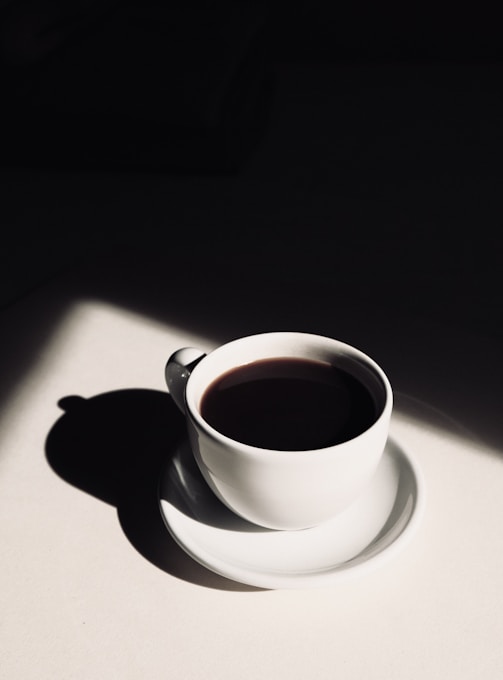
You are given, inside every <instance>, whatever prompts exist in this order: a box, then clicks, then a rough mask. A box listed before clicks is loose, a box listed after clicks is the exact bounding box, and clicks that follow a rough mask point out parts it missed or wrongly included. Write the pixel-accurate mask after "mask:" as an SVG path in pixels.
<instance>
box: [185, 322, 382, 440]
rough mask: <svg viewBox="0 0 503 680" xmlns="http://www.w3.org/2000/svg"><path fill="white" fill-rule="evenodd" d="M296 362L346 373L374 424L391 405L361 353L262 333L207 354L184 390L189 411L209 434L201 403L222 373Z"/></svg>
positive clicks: (322, 341) (376, 370)
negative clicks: (365, 398) (364, 395)
mask: <svg viewBox="0 0 503 680" xmlns="http://www.w3.org/2000/svg"><path fill="white" fill-rule="evenodd" d="M276 358H298V359H299V358H300V359H308V360H315V361H321V362H325V363H328V364H331V365H333V366H336V367H338V368H341V369H343V370H344V371H346V372H348V373H350V374H351V375H352V376H353V377H355V378H356V379H358V380H359V381H360V382H361V383H362V384H363V385H364V386H365V387H366V388H367V390H368V392H369V393H370V395H371V396H372V398H373V400H374V404H375V409H376V419H377V420H378V419H379V418H380V417H381V416H382V414H383V412H384V411H385V409H386V406H387V405H388V404H389V403H391V400H392V393H391V386H390V384H389V381H388V379H387V377H386V375H385V373H384V372H383V370H382V369H381V368H380V367H379V366H378V364H377V363H376V362H375V361H374V360H373V359H371V358H370V357H369V356H367V355H366V354H365V353H363V352H362V351H360V350H358V349H356V348H355V347H352V346H351V345H348V344H346V343H343V342H341V341H339V340H335V339H332V338H328V337H324V336H319V335H313V334H309V333H295V332H275V333H263V334H259V335H253V336H248V337H244V338H240V339H238V340H233V341H231V342H229V343H227V344H225V345H222V346H220V347H219V348H217V349H216V350H214V351H213V352H211V353H210V354H208V355H207V356H206V357H205V358H204V359H203V360H202V361H201V362H200V363H199V364H198V365H197V366H196V367H195V368H194V370H193V372H192V374H191V376H190V378H189V380H188V383H187V389H186V402H187V407H188V409H189V411H190V412H191V413H192V415H193V417H195V419H196V420H197V421H198V422H199V424H200V425H201V426H202V427H204V428H206V429H209V430H211V429H212V428H211V425H209V424H208V423H207V422H206V421H205V420H204V419H203V417H202V415H201V408H200V406H201V401H202V398H203V395H204V394H205V392H206V390H207V389H208V388H209V387H210V385H211V384H212V383H213V382H214V381H215V380H217V379H218V378H219V377H220V376H222V375H223V374H224V373H226V372H228V371H230V370H232V369H235V368H238V367H240V366H244V365H246V364H248V363H252V362H255V361H259V360H263V359H276Z"/></svg>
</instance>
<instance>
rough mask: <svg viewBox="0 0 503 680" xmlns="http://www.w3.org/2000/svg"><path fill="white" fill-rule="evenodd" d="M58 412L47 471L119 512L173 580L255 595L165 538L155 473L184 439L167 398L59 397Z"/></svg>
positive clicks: (141, 548)
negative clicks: (52, 472) (51, 470)
mask: <svg viewBox="0 0 503 680" xmlns="http://www.w3.org/2000/svg"><path fill="white" fill-rule="evenodd" d="M59 406H60V407H61V408H62V409H63V411H64V413H63V415H62V416H61V417H60V418H59V419H58V420H57V421H56V423H55V424H54V426H53V427H52V429H51V431H50V432H49V434H48V436H47V440H46V457H47V461H48V463H49V465H50V466H51V468H52V469H53V470H54V471H55V472H56V473H57V474H58V475H59V476H60V477H61V478H62V479H64V480H65V481H67V482H68V483H70V484H72V485H73V486H75V487H77V488H79V489H81V490H82V491H85V492H86V493H89V494H91V495H93V496H95V497H96V498H99V499H100V500H102V501H105V502H106V503H109V504H110V505H114V506H115V507H116V508H117V512H118V518H119V523H120V526H121V528H122V530H123V531H124V534H125V535H126V537H127V538H128V540H129V542H130V543H131V545H132V546H133V547H134V548H135V549H136V550H137V551H138V552H139V553H140V554H141V555H142V556H143V557H145V559H147V560H148V561H149V562H151V563H152V564H154V565H155V566H156V567H158V568H159V569H162V570H163V571H166V572H168V573H170V574H172V575H173V576H176V577H177V578H180V579H183V580H185V581H188V582H191V583H195V584H197V585H201V586H205V587H208V588H215V589H220V590H230V591H250V592H251V591H258V590H260V589H259V588H252V587H250V586H247V585H243V584H240V583H236V582H234V581H231V580H229V579H226V578H224V577H222V576H219V575H217V574H214V573H213V572H211V571H209V570H207V569H206V568H204V567H203V566H201V565H199V564H198V563H196V562H195V561H194V560H192V558H190V557H189V556H188V555H186V554H185V552H183V550H182V549H181V548H180V547H179V546H178V545H177V544H176V543H175V541H174V540H173V539H172V538H171V536H170V534H169V531H168V530H167V528H166V525H165V523H164V520H163V518H162V516H161V513H160V507H159V497H158V486H159V478H160V475H161V472H162V470H163V468H164V466H165V465H166V463H167V461H168V459H169V457H170V456H173V455H174V452H175V451H176V450H177V443H178V442H179V441H180V440H181V438H182V437H183V436H184V435H185V423H184V419H183V417H182V415H181V413H180V412H179V410H178V409H177V407H176V406H175V404H174V403H173V401H172V399H171V397H170V396H169V394H167V393H163V392H159V391H156V390H147V389H127V390H118V391H114V392H106V393H103V394H98V395H96V396H94V397H92V398H90V399H84V398H83V397H78V396H68V397H64V398H63V399H61V400H60V402H59Z"/></svg>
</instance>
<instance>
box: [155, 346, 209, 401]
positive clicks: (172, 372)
mask: <svg viewBox="0 0 503 680" xmlns="http://www.w3.org/2000/svg"><path fill="white" fill-rule="evenodd" d="M205 356H206V354H205V352H202V351H201V350H200V349H197V348H196V347H182V348H181V349H178V350H177V351H176V352H174V353H173V354H172V355H171V356H170V357H169V359H168V361H167V363H166V367H165V369H164V377H165V378H166V385H167V386H168V391H169V393H170V395H171V396H172V397H173V401H174V402H175V404H176V405H177V406H178V408H179V409H180V411H182V413H185V385H186V384H187V380H188V379H189V376H190V374H191V373H192V370H193V369H194V367H195V366H196V365H197V364H198V363H199V362H200V361H201V359H203V358H204V357H205Z"/></svg>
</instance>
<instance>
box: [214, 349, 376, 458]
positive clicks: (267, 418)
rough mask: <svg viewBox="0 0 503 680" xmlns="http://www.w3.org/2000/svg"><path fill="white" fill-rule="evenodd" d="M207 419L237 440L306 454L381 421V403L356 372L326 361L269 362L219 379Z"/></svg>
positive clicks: (257, 362)
mask: <svg viewBox="0 0 503 680" xmlns="http://www.w3.org/2000/svg"><path fill="white" fill-rule="evenodd" d="M201 415H202V416H203V418H204V419H205V420H206V421H207V422H208V423H209V424H210V425H211V426H212V427H213V428H215V429H216V430H218V431H219V432H221V433H222V434H224V435H226V436H227V437H230V438H232V439H234V440H236V441H239V442H243V443H245V444H250V445H252V446H256V447H259V448H264V449H276V450H281V451H305V450H309V449H320V448H324V447H327V446H332V445H334V444H340V443H341V442H345V441H348V440H349V439H353V438H354V437H356V436H357V435H359V434H361V433H362V432H364V431H365V430H366V429H368V428H369V427H370V426H371V425H372V424H373V423H374V422H375V421H376V420H377V418H378V416H379V413H378V410H377V407H376V404H375V401H374V399H373V397H372V395H371V393H370V392H369V390H368V389H367V387H365V385H363V384H362V383H361V382H360V381H359V380H358V379H357V378H355V377H354V376H353V375H351V374H350V373H348V372H346V371H345V370H342V369H340V368H337V367H335V366H332V365H330V364H328V363H324V362H321V361H312V360H308V359H296V358H294V359H291V358H279V359H264V360H261V361H256V362H253V363H251V364H247V365H245V366H239V367H237V368H235V369H232V370H230V371H228V372H227V373H224V374H223V375H221V376H220V377H219V378H217V379H216V380H215V381H214V382H213V383H212V384H211V385H210V386H209V387H208V388H207V390H206V392H205V393H204V395H203V398H202V401H201Z"/></svg>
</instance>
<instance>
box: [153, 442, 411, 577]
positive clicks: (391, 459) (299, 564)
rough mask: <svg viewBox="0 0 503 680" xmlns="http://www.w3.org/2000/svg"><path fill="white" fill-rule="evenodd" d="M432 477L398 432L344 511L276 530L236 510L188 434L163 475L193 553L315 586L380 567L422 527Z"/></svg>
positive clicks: (181, 537) (174, 516) (249, 572)
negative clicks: (427, 478)
mask: <svg viewBox="0 0 503 680" xmlns="http://www.w3.org/2000/svg"><path fill="white" fill-rule="evenodd" d="M423 504H424V485H423V482H422V477H421V474H420V471H419V470H418V468H417V465H416V464H415V463H414V461H413V460H412V458H411V457H410V455H409V454H408V453H406V452H405V451H404V449H403V448H402V447H401V446H400V445H399V444H398V443H397V442H396V441H394V440H393V439H392V438H390V439H389V440H388V443H387V444H386V449H385V451H384V455H383V458H382V460H381V463H380V464H379V467H378V469H377V472H376V474H375V476H374V478H373V479H372V482H371V483H370V485H369V487H368V489H367V490H366V492H365V493H364V494H363V495H362V496H361V497H360V498H359V499H358V500H357V501H356V502H355V503H353V505H351V506H350V507H349V508H348V509H347V510H346V511H345V512H344V513H342V514H341V515H338V516H337V517H335V518H334V519H332V520H330V521H329V522H326V523H324V524H322V525H320V526H317V527H314V528H312V529H304V530H302V531H273V530H271V529H264V528H262V527H258V526H256V525H254V524H251V523H250V522H247V521H246V520H244V519H241V518H240V517H237V516H236V515H235V514H234V513H232V512H231V511H230V510H228V509H227V508H226V507H225V506H224V505H223V504H222V503H221V502H220V501H219V500H218V499H217V498H216V497H215V496H214V494H213V493H212V492H211V491H210V489H209V487H208V486H207V484H206V482H205V481H204V480H203V478H202V476H201V474H200V473H199V470H198V468H197V466H196V464H195V462H194V460H193V458H192V454H191V452H190V448H189V445H188V442H186V441H185V442H183V443H182V444H180V446H179V447H178V449H177V450H176V452H175V454H174V456H173V457H170V459H169V461H168V464H167V466H166V468H165V470H164V473H163V475H162V478H161V481H160V507H161V513H162V515H163V517H164V520H165V522H166V525H167V527H168V530H169V531H170V533H171V535H172V536H173V538H174V539H175V541H176V542H177V543H178V544H179V545H180V546H181V547H182V548H183V550H185V552H187V553H188V554H189V555H190V556H191V557H192V558H193V559H195V560H196V561H197V562H199V563H200V564H202V565H203V566H205V567H207V568H208V569H210V570H212V571H214V572H216V573H217V574H220V575H222V576H225V577H227V578H230V579H233V580H235V581H238V582H240V583H244V584H247V585H251V586H257V587H260V588H314V587H320V586H325V585H329V584H331V583H334V582H336V581H338V580H339V579H340V578H341V577H344V576H348V575H354V574H357V573H361V572H362V571H364V570H368V569H370V568H374V567H376V566H378V565H379V564H381V563H382V562H383V561H384V559H388V558H389V557H391V556H392V555H394V554H395V553H396V552H397V550H398V549H401V548H402V547H403V546H404V545H405V543H406V542H407V540H408V539H410V537H411V536H412V534H413V532H414V530H415V529H416V528H417V525H418V522H419V519H420V517H421V514H422V512H421V511H422V508H423Z"/></svg>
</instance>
